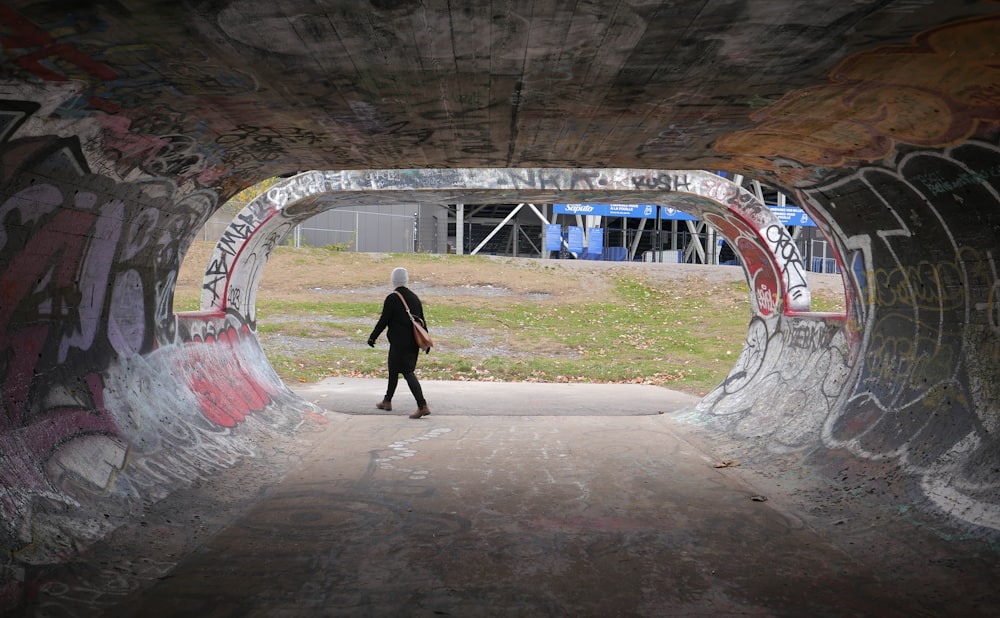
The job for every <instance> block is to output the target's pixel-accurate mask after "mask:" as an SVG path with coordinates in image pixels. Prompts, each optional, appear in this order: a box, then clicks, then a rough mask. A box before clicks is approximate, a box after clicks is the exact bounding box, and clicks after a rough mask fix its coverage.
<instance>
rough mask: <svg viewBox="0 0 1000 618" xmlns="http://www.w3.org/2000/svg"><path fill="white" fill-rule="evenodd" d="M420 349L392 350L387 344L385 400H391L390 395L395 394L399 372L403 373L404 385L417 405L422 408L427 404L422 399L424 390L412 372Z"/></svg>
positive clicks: (415, 366)
mask: <svg viewBox="0 0 1000 618" xmlns="http://www.w3.org/2000/svg"><path fill="white" fill-rule="evenodd" d="M419 354H420V351H419V350H417V351H412V352H411V351H410V350H402V351H399V350H393V349H392V346H391V345H390V346H389V386H388V387H387V388H386V391H385V400H386V401H392V396H393V395H395V394H396V386H397V385H398V384H399V374H403V379H404V380H406V385H407V386H409V387H410V392H411V393H413V398H414V399H416V400H417V407H418V408H422V407H424V406H426V405H427V400H426V399H424V391H423V389H422V388H420V381H419V380H417V374H415V373H413V372H414V371H416V369H417V356H418V355H419Z"/></svg>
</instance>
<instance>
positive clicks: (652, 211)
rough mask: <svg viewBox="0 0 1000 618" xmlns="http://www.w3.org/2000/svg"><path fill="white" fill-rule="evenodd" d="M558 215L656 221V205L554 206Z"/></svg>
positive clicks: (554, 210) (553, 210) (554, 211)
mask: <svg viewBox="0 0 1000 618" xmlns="http://www.w3.org/2000/svg"><path fill="white" fill-rule="evenodd" d="M552 206H553V209H552V212H553V213H555V214H557V215H594V216H598V217H631V218H633V219H655V218H656V205H655V204H553V205H552Z"/></svg>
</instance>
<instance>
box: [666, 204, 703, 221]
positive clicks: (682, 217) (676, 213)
mask: <svg viewBox="0 0 1000 618" xmlns="http://www.w3.org/2000/svg"><path fill="white" fill-rule="evenodd" d="M660 218H661V219H663V220H664V221H697V220H698V219H697V218H696V217H692V216H691V215H689V214H687V213H686V212H684V211H683V210H677V209H676V208H671V207H669V206H664V207H663V212H662V213H661V214H660Z"/></svg>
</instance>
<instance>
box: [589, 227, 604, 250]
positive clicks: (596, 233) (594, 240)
mask: <svg viewBox="0 0 1000 618" xmlns="http://www.w3.org/2000/svg"><path fill="white" fill-rule="evenodd" d="M602 249H604V228H603V227H592V228H590V230H589V231H588V234H587V251H588V252H589V253H600V252H601V250H602Z"/></svg>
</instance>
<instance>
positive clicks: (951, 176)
mask: <svg viewBox="0 0 1000 618" xmlns="http://www.w3.org/2000/svg"><path fill="white" fill-rule="evenodd" d="M0 24H3V26H2V27H0V45H2V46H3V49H4V57H3V72H2V74H0V81H2V86H3V87H2V89H0V183H2V188H0V220H2V221H3V227H2V231H0V290H2V297H0V380H2V381H0V383H2V391H0V403H2V407H0V423H2V426H0V456H2V458H3V462H4V465H2V466H0V511H2V513H0V545H2V546H3V548H4V552H5V554H4V556H5V558H4V560H3V561H2V562H0V579H2V585H0V591H2V594H0V609H3V608H5V606H10V605H11V604H12V603H14V601H11V599H14V600H16V599H19V598H21V596H22V595H23V594H24V591H25V590H26V589H27V587H30V581H31V577H32V574H33V573H35V572H36V571H37V569H39V568H43V567H44V566H46V565H52V564H59V563H61V562H64V561H66V560H68V559H69V558H68V557H69V556H72V555H73V554H74V553H75V552H76V551H78V550H79V549H81V548H85V547H87V546H88V545H90V544H92V543H95V542H97V541H99V540H101V539H102V538H104V537H105V536H106V535H107V534H108V533H109V532H110V531H112V530H114V529H115V528H116V527H117V526H119V525H121V524H122V523H123V522H127V521H131V520H132V519H134V517H136V512H137V509H139V507H140V506H141V505H142V504H144V503H148V502H150V501H156V500H160V499H162V498H164V497H165V496H168V495H171V494H172V493H173V492H175V491H177V490H178V489H181V488H184V487H186V486H188V485H189V484H190V483H191V482H192V479H195V478H199V477H201V476H205V475H210V474H212V473H213V472H214V471H216V470H218V469H220V468H226V467H230V466H232V465H235V464H236V462H238V461H239V460H240V459H241V458H243V457H247V456H250V455H252V454H253V453H254V452H255V437H257V436H259V435H261V434H268V433H272V434H273V433H274V432H278V433H282V434H289V433H293V432H295V431H297V430H299V428H301V427H302V426H303V425H304V424H308V423H309V422H312V420H311V419H315V418H317V416H319V415H321V414H322V413H323V412H322V410H319V409H317V408H315V407H314V406H311V405H310V404H308V403H307V402H304V401H302V400H301V399H300V398H299V397H297V396H296V395H295V394H294V393H293V392H292V391H290V390H289V389H288V388H287V387H286V386H285V385H284V384H282V383H281V380H280V379H279V378H278V377H277V376H276V375H275V373H274V371H273V370H272V369H271V368H270V366H269V364H268V363H267V360H266V358H265V357H264V355H263V353H262V352H261V350H260V346H259V345H258V342H257V340H256V337H255V336H254V330H253V323H252V319H251V318H250V317H248V316H247V315H241V314H240V313H239V312H234V311H227V310H219V308H217V307H210V308H208V309H206V310H205V311H200V312H196V313H185V314H176V313H174V312H173V307H172V305H173V289H174V282H175V280H176V277H177V273H178V270H179V268H180V264H181V261H182V260H183V257H184V254H185V253H186V251H187V249H188V247H189V246H190V244H191V243H192V242H193V240H194V238H195V237H196V235H197V233H198V231H199V230H200V229H201V227H202V225H203V224H204V222H205V221H206V220H207V219H208V218H209V217H210V216H211V214H212V213H213V212H215V211H216V210H217V209H218V208H219V207H220V206H221V205H222V204H224V203H225V202H226V201H227V200H229V199H230V198H232V197H233V196H236V195H237V194H239V193H240V192H241V191H244V190H246V189H248V188H249V187H252V186H253V185H254V184H256V183H258V182H261V181H263V180H265V179H268V178H272V177H276V176H290V178H289V181H290V182H291V181H292V179H294V178H298V176H294V174H297V173H299V172H302V171H307V170H321V172H316V173H321V174H323V173H329V174H338V173H340V174H342V175H343V177H345V178H346V177H349V176H351V174H358V175H361V174H363V173H365V171H366V170H382V171H383V172H384V173H383V174H382V175H383V176H384V178H385V179H387V181H392V182H395V180H392V179H393V178H394V177H398V178H403V176H404V175H405V174H404V172H405V170H417V171H419V170H424V171H423V172H420V173H421V174H426V176H425V178H431V179H433V178H437V179H439V180H440V179H443V178H448V177H449V173H451V174H459V173H460V172H459V171H458V170H479V171H472V172H468V173H469V174H493V175H494V176H496V177H498V178H499V177H501V176H503V175H506V176H504V177H505V178H506V180H505V181H504V182H505V183H508V184H505V185H503V186H500V187H491V186H489V185H488V184H487V185H486V186H480V185H474V186H473V188H476V187H478V188H477V189H476V190H477V191H482V190H485V191H486V192H487V193H486V194H485V195H488V194H489V192H490V191H496V190H504V189H509V188H510V187H511V186H513V187H515V188H516V191H515V192H514V193H511V194H510V195H514V194H518V195H521V196H523V197H525V198H526V199H527V198H531V197H532V196H536V195H537V196H538V197H544V196H545V195H550V194H551V193H550V192H551V191H552V190H553V189H554V188H555V187H554V186H553V185H551V184H546V183H547V182H550V177H549V176H547V174H546V173H544V172H540V171H541V170H557V173H556V177H557V178H558V179H559V182H561V183H563V184H561V185H559V187H560V188H575V187H577V186H578V185H576V184H574V183H575V181H573V180H572V178H573V177H574V176H573V174H574V173H576V174H577V176H578V177H582V176H583V175H585V174H595V176H594V177H595V178H600V177H601V176H600V175H601V174H605V175H608V176H610V175H613V174H614V172H615V170H624V171H625V172H626V174H627V173H628V171H629V170H631V171H639V173H637V174H635V175H634V177H635V178H639V179H645V180H644V181H649V182H654V181H655V179H656V177H657V174H666V175H667V176H669V177H671V178H679V177H681V176H682V175H684V174H691V175H695V174H700V173H707V172H698V171H697V170H720V171H726V172H728V173H730V174H743V175H745V176H747V177H751V178H757V179H760V180H761V181H763V182H765V183H767V184H769V185H770V186H773V187H775V188H777V189H779V190H781V191H782V192H783V193H785V194H787V195H789V196H791V197H792V199H793V200H794V202H795V203H797V204H800V205H802V207H803V208H805V209H806V210H807V211H808V212H809V214H810V215H811V216H812V218H813V219H814V220H815V221H816V223H817V225H818V226H819V229H820V230H821V231H822V233H823V234H824V235H825V236H826V238H827V239H828V240H829V242H830V243H831V245H832V246H833V247H834V248H835V251H836V255H837V259H838V261H839V264H840V266H841V268H842V270H843V272H844V278H845V291H846V293H847V301H848V305H847V306H848V310H847V316H846V317H845V316H824V315H815V314H799V313H796V312H794V311H788V309H789V308H790V307H788V306H787V305H785V306H781V307H779V308H778V310H777V311H773V312H771V313H769V314H766V315H764V314H762V313H760V312H755V314H754V316H753V318H752V319H751V320H750V323H749V326H748V335H747V342H746V345H745V347H744V350H743V353H742V354H741V356H740V359H739V361H738V362H737V365H736V367H734V369H733V371H732V373H731V374H730V375H729V377H728V378H727V379H726V380H725V381H724V382H723V383H722V384H720V385H719V386H718V387H717V388H716V389H715V390H713V391H712V392H711V393H709V394H708V395H707V396H706V397H705V398H704V399H703V400H702V401H701V402H700V403H699V404H698V405H697V406H696V408H695V409H694V410H692V411H691V418H692V419H693V422H698V423H700V424H702V425H703V426H705V427H707V428H710V429H712V430H715V431H724V432H726V433H727V434H729V435H731V436H734V437H736V438H740V439H743V440H745V443H746V444H747V448H748V449H749V450H754V451H756V452H758V453H759V455H760V456H761V457H765V456H768V455H769V454H789V453H798V454H800V455H801V458H802V461H804V462H805V463H807V464H808V463H812V464H814V465H815V467H816V469H817V470H818V471H820V472H817V473H820V474H822V473H823V472H822V471H823V470H824V468H823V463H824V462H825V461H830V460H832V459H834V458H843V459H838V461H846V463H845V464H844V465H847V466H849V467H852V468H853V469H855V470H863V471H866V476H870V477H871V478H872V479H873V480H872V483H875V484H878V485H879V486H880V487H881V488H882V489H884V491H883V492H880V493H879V494H877V495H879V496H885V498H884V499H885V500H886V506H887V508H889V507H898V506H899V501H900V500H905V501H906V504H905V506H906V508H915V509H919V510H920V511H921V512H924V513H927V514H933V515H934V516H937V517H940V518H941V521H942V522H944V523H943V524H942V525H948V526H954V527H956V528H959V529H961V530H963V531H965V532H964V533H967V534H972V535H979V536H980V537H991V538H995V537H996V535H997V533H998V531H1000V481H998V478H997V474H996V470H997V469H1000V448H998V447H1000V445H998V443H997V438H996V434H997V428H998V425H1000V380H998V379H997V376H1000V305H998V303H997V292H998V290H1000V283H998V281H1000V275H998V273H1000V269H998V265H997V252H998V249H1000V147H998V135H1000V95H998V93H1000V69H998V65H997V60H996V59H997V57H998V53H1000V3H998V2H995V1H988V0H970V1H968V2H961V3H957V2H953V1H947V0H926V1H921V2H911V1H909V0H899V1H892V0H870V1H868V0H862V1H860V2H851V3H834V4H832V5H830V6H816V5H812V4H808V3H801V2H795V1H793V0H749V1H748V0H738V1H737V0H718V1H702V2H685V3H672V2H657V1H655V0H654V1H649V2H647V1H642V2H639V1H636V2H629V1H627V0H625V1H621V0H616V1H613V2H612V1H603V0H597V1H595V2H588V3H578V2H569V1H566V2H559V1H554V2H544V3H543V2H531V1H528V0H512V1H510V2H505V3H503V4H501V3H490V4H486V3H455V2H433V1H431V2H427V1H425V2H421V3H416V2H406V1H400V2H373V3H371V4H364V3H349V4H348V3H327V2H282V3H274V2H265V1H263V0H234V1H231V2H185V1H181V2H174V3H150V4H148V5H146V4H141V5H140V4H135V3H120V2H101V3H80V4H77V5H74V7H73V8H71V9H66V8H59V7H58V6H57V3H37V2H31V1H28V0H25V1H20V2H4V3H2V4H0ZM322 170H337V172H322ZM449 170H450V172H449ZM484 170H491V171H489V172H487V171H484ZM413 173H417V172H413ZM566 175H569V178H568V179H567V177H566ZM516 178H519V179H522V180H520V181H518V182H520V183H521V184H514V183H515V180H514V179H516ZM631 178H632V176H627V179H628V180H627V181H625V182H626V184H624V185H621V193H617V189H616V191H615V192H612V193H608V192H606V191H604V190H603V189H602V188H597V189H595V190H594V192H593V193H589V192H590V190H591V188H589V187H588V188H586V189H583V188H582V186H581V190H583V192H584V193H589V194H591V195H594V196H607V197H611V196H619V197H622V198H623V199H626V200H627V197H626V196H625V195H626V194H628V193H629V192H630V191H635V190H636V189H640V190H643V191H646V192H647V193H657V192H663V197H664V199H673V198H675V197H676V196H677V195H678V194H677V193H675V192H674V191H672V189H675V187H668V188H666V189H665V188H663V187H659V186H656V185H655V184H651V185H643V186H636V185H633V186H631V187H629V186H628V185H627V182H631ZM375 180H377V179H375ZM430 184H433V183H430ZM633 194H634V193H633ZM580 195H583V193H581V194H580ZM716 202H718V203H719V204H722V205H723V206H725V207H724V208H721V209H719V210H717V211H714V215H715V216H718V219H719V223H720V225H725V224H726V223H732V224H734V226H736V227H734V229H729V230H727V231H726V232H727V235H728V236H730V237H744V238H745V239H746V242H747V243H748V246H752V247H757V248H759V249H760V251H761V252H762V253H761V254H762V255H764V256H769V257H767V259H765V260H764V262H766V266H767V267H768V268H771V264H776V263H777V261H776V260H775V256H776V255H778V254H776V253H775V252H774V251H773V248H768V246H767V244H766V238H761V235H760V233H759V230H760V229H761V228H759V227H753V226H749V225H747V226H738V224H736V222H737V221H741V222H743V223H746V221H745V220H744V218H743V217H741V216H739V215H738V214H737V213H736V212H734V211H733V209H732V208H731V207H730V206H728V205H726V201H725V200H716ZM302 206H303V207H304V208H305V207H307V206H308V205H307V204H303V205H302ZM268 207H270V206H268ZM711 208H715V207H711ZM711 208H709V210H711ZM706 212H708V211H706ZM292 214H293V216H294V212H293V213H292ZM709 214H713V213H709ZM210 268H211V266H210ZM788 272H789V271H788V270H787V269H786V270H784V271H781V272H778V273H777V274H776V275H775V276H776V277H777V278H778V279H779V280H780V279H781V278H782V277H784V276H786V275H787V274H788ZM780 284H781V285H783V286H785V287H784V294H786V295H787V292H788V289H789V288H788V287H787V286H786V285H785V283H784V282H783V281H781V282H780ZM777 298H783V297H782V296H781V295H779V296H778V297H777ZM834 454H835V455H834ZM825 457H828V458H829V459H824V458H825ZM97 514H99V515H97ZM26 582H29V583H26Z"/></svg>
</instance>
